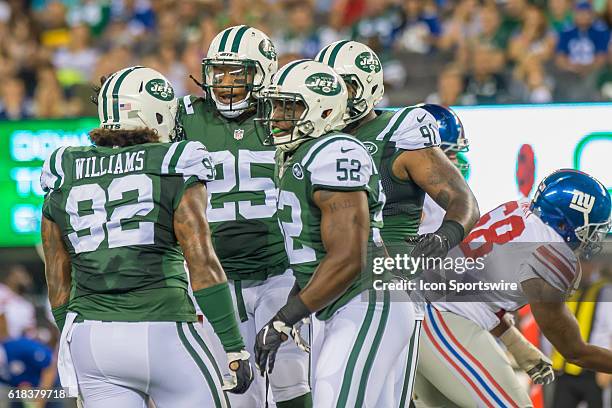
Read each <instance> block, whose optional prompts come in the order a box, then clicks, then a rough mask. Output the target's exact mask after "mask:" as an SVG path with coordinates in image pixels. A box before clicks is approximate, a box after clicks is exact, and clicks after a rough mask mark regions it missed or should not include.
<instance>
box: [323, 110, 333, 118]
mask: <svg viewBox="0 0 612 408" xmlns="http://www.w3.org/2000/svg"><path fill="white" fill-rule="evenodd" d="M331 113H332V109H326V110H324V111H323V112H321V118H323V119H325V118H326V117H328V116H329V115H330V114H331Z"/></svg>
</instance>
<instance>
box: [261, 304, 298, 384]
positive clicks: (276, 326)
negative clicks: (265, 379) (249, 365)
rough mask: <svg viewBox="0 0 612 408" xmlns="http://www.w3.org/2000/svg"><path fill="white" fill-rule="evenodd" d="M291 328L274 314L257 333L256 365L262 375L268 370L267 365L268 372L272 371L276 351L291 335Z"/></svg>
mask: <svg viewBox="0 0 612 408" xmlns="http://www.w3.org/2000/svg"><path fill="white" fill-rule="evenodd" d="M291 330H292V327H291V326H289V325H288V324H286V323H285V322H283V321H282V320H278V317H277V316H274V317H273V318H272V320H270V321H269V322H268V324H266V325H265V326H264V327H262V328H261V330H260V331H259V333H257V337H256V338H255V365H256V366H257V369H258V370H259V372H260V373H261V375H262V376H263V375H264V373H265V372H266V367H267V369H268V373H270V374H271V373H272V370H273V369H274V361H275V360H276V353H277V352H278V349H279V347H280V346H281V344H283V342H285V341H287V339H288V338H289V337H290V336H291Z"/></svg>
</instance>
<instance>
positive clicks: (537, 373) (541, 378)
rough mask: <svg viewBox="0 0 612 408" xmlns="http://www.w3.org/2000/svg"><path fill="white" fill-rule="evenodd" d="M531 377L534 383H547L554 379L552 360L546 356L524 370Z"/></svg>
mask: <svg viewBox="0 0 612 408" xmlns="http://www.w3.org/2000/svg"><path fill="white" fill-rule="evenodd" d="M526 373H527V374H529V377H531V381H533V383H534V384H541V385H548V384H550V383H551V382H553V381H554V380H555V372H554V371H553V368H552V362H551V361H550V360H549V359H548V357H544V359H542V360H540V362H539V363H538V364H536V366H535V367H533V368H532V369H530V370H528V371H526Z"/></svg>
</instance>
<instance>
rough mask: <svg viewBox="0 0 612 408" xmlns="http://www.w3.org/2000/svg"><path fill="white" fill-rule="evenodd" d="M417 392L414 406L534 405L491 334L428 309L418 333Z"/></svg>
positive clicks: (464, 320) (472, 407)
mask: <svg viewBox="0 0 612 408" xmlns="http://www.w3.org/2000/svg"><path fill="white" fill-rule="evenodd" d="M415 394H416V399H415V405H416V406H417V407H428V408H437V407H440V408H442V407H443V408H452V407H462V408H476V407H504V408H505V407H520V408H524V407H531V406H532V404H531V400H530V399H529V396H528V394H527V390H526V389H525V388H524V387H523V386H522V385H521V384H520V383H519V380H518V378H517V377H516V375H515V373H514V370H513V369H512V366H511V365H510V361H509V360H508V358H507V357H506V354H505V353H504V352H503V350H502V349H501V347H500V346H499V345H498V344H497V342H496V341H495V339H494V338H493V336H492V335H491V333H489V332H488V331H486V330H484V329H483V328H481V327H480V326H479V325H477V324H476V323H474V322H472V321H471V320H468V319H466V318H464V317H462V316H459V315H456V314H454V313H452V312H440V311H438V310H436V309H435V308H434V307H433V306H431V305H427V309H426V316H425V321H424V322H423V330H422V331H421V341H420V347H419V362H418V369H417V377H416V385H415Z"/></svg>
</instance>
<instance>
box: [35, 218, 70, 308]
mask: <svg viewBox="0 0 612 408" xmlns="http://www.w3.org/2000/svg"><path fill="white" fill-rule="evenodd" d="M41 235H42V244H43V251H44V254H45V279H46V281H47V291H48V296H49V302H50V303H51V307H52V308H57V307H60V306H63V305H65V304H67V303H68V300H70V288H71V284H72V278H71V264H70V256H69V255H68V252H67V251H66V248H65V247H64V242H63V240H62V234H61V231H60V230H59V227H58V226H57V224H55V223H54V222H53V221H51V220H49V219H47V218H46V217H42V223H41Z"/></svg>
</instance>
